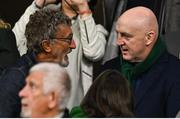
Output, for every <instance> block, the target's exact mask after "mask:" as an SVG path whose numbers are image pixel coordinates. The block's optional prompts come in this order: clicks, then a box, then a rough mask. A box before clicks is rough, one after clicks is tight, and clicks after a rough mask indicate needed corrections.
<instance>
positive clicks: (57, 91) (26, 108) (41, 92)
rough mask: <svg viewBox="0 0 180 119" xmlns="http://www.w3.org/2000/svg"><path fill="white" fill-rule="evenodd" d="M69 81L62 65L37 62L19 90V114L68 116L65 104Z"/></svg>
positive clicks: (45, 116)
mask: <svg viewBox="0 0 180 119" xmlns="http://www.w3.org/2000/svg"><path fill="white" fill-rule="evenodd" d="M70 88H71V83H70V79H69V75H68V74H67V72H66V70H65V69H64V68H63V67H60V66H59V65H58V64H55V63H39V64H37V65H35V66H33V67H32V68H31V69H30V71H29V75H28V76H27V77H26V85H25V87H24V88H23V89H22V90H21V91H20V92H19V96H20V97H21V105H22V106H21V107H22V108H21V116H22V117H26V118H27V117H28V118H52V117H56V118H60V117H68V111H66V105H67V102H68V99H69V96H70Z"/></svg>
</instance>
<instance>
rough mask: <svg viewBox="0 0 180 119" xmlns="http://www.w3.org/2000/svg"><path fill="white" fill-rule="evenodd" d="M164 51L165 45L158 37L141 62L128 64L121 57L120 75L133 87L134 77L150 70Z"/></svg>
mask: <svg viewBox="0 0 180 119" xmlns="http://www.w3.org/2000/svg"><path fill="white" fill-rule="evenodd" d="M165 51H166V45H165V43H164V41H162V39H161V38H160V37H159V38H158V40H157V42H156V43H155V45H154V47H153V49H152V50H151V52H150V54H149V55H148V57H147V58H146V59H145V60H144V61H143V62H140V63H130V62H128V61H125V60H123V59H122V57H121V73H122V74H123V75H124V76H125V77H126V78H127V79H128V80H129V82H130V84H131V86H133V84H134V79H135V77H136V76H138V75H140V74H142V73H143V72H145V71H147V70H148V69H150V67H151V66H152V65H153V64H154V63H155V62H156V61H157V60H158V59H159V57H160V56H161V55H162V54H163V53H164V52H165Z"/></svg>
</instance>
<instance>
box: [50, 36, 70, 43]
mask: <svg viewBox="0 0 180 119" xmlns="http://www.w3.org/2000/svg"><path fill="white" fill-rule="evenodd" d="M72 37H73V36H71V37H66V38H56V37H50V38H51V39H56V40H58V41H63V42H66V43H68V44H69V45H70V44H71V43H72Z"/></svg>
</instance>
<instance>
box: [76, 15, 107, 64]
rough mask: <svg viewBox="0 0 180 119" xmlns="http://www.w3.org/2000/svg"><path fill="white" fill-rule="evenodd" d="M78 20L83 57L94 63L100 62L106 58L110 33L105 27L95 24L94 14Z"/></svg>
mask: <svg viewBox="0 0 180 119" xmlns="http://www.w3.org/2000/svg"><path fill="white" fill-rule="evenodd" d="M78 19H79V25H80V35H81V43H82V47H83V55H84V56H85V57H86V58H87V59H89V60H92V61H97V60H100V59H101V58H102V57H103V56H104V52H105V46H106V35H108V32H107V31H106V30H105V28H104V27H103V26H101V25H96V24H95V22H94V19H93V17H92V14H91V15H89V16H88V17H85V18H82V19H81V18H80V17H78Z"/></svg>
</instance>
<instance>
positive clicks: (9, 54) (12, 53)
mask: <svg viewBox="0 0 180 119" xmlns="http://www.w3.org/2000/svg"><path fill="white" fill-rule="evenodd" d="M0 57H1V59H0V73H1V72H2V70H3V69H5V68H7V67H9V66H11V65H12V64H14V63H15V62H16V61H17V59H18V58H19V57H20V55H19V52H18V50H17V46H16V39H15V35H14V33H13V32H12V30H11V25H10V24H8V23H5V22H4V21H3V20H2V19H0Z"/></svg>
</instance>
